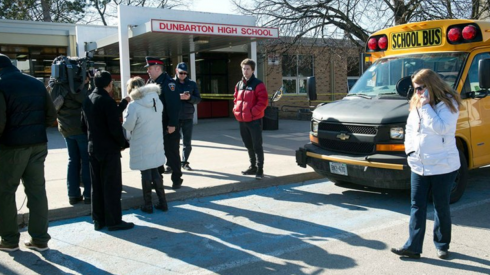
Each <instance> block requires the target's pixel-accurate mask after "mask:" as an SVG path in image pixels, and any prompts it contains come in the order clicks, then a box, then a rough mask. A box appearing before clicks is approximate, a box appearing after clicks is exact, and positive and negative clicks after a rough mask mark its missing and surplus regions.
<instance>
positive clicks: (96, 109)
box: [82, 88, 128, 156]
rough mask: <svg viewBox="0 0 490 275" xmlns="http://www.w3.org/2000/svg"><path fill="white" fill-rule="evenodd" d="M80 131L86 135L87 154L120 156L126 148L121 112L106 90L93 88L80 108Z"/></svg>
mask: <svg viewBox="0 0 490 275" xmlns="http://www.w3.org/2000/svg"><path fill="white" fill-rule="evenodd" d="M82 110H83V111H82V119H83V120H84V122H85V123H83V124H82V130H83V131H84V132H86V133H87V134H88V152H89V153H90V154H91V155H98V156H104V155H107V154H121V150H122V149H124V148H127V147H128V143H127V141H126V138H125V137H124V134H123V128H122V125H121V121H120V116H121V111H120V110H119V108H118V106H117V104H116V101H114V99H113V98H112V97H110V96H109V94H108V93H107V91H106V90H104V89H99V88H95V90H94V91H93V92H92V93H91V94H90V95H89V96H88V97H87V99H85V102H84V103H83V107H82Z"/></svg>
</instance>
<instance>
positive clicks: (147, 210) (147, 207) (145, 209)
mask: <svg viewBox="0 0 490 275" xmlns="http://www.w3.org/2000/svg"><path fill="white" fill-rule="evenodd" d="M140 209H141V211H143V212H145V213H148V214H151V213H153V205H151V204H150V205H146V204H145V205H142V206H141V207H140Z"/></svg>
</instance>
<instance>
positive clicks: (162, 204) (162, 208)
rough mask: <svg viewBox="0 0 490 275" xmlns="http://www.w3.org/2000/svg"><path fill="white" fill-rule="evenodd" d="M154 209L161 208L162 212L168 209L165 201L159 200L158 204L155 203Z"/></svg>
mask: <svg viewBox="0 0 490 275" xmlns="http://www.w3.org/2000/svg"><path fill="white" fill-rule="evenodd" d="M155 209H158V210H161V211H163V212H167V211H168V205H167V203H161V202H159V203H158V204H155Z"/></svg>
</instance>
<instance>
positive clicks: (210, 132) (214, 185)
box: [16, 118, 321, 224]
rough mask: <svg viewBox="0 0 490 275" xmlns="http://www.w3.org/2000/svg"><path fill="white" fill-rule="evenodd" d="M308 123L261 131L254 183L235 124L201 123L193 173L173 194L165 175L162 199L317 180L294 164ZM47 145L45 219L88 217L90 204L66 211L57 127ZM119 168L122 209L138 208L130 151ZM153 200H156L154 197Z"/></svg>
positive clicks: (22, 212) (23, 209)
mask: <svg viewBox="0 0 490 275" xmlns="http://www.w3.org/2000/svg"><path fill="white" fill-rule="evenodd" d="M309 124H310V122H309V121H298V120H280V121H279V130H275V131H263V141H264V142H263V143H264V152H265V164H264V174H265V177H264V179H263V180H255V178H254V177H253V176H243V175H242V174H241V172H240V171H242V170H244V169H246V168H247V167H248V166H249V162H248V155H247V152H246V149H245V147H244V146H243V143H242V141H241V137H240V133H239V129H238V122H236V120H235V119H231V118H224V119H203V120H200V121H199V124H197V125H195V126H194V132H193V138H192V140H193V141H192V145H193V146H192V153H191V157H190V166H191V167H192V168H193V169H194V170H193V171H185V170H183V174H184V175H183V179H184V183H183V185H182V188H180V189H178V190H172V189H171V180H170V175H169V174H165V175H164V185H165V192H166V194H167V200H168V201H176V200H185V199H189V198H197V197H204V196H211V195H217V194H226V193H230V192H236V191H242V190H247V189H254V188H261V187H266V186H275V185H282V184H288V183H293V182H299V181H306V180H311V179H316V178H320V177H321V176H320V175H318V174H316V173H315V172H314V171H313V169H311V168H307V169H304V168H301V167H299V166H298V165H297V164H296V159H295V150H296V149H298V148H299V147H301V146H303V145H304V144H305V143H307V142H309V138H308V133H309V128H310V126H309ZM48 140H49V143H48V148H49V153H48V157H47V159H46V162H45V177H46V191H47V195H48V202H49V220H50V221H53V220H60V219H68V218H74V217H78V216H84V215H90V205H84V204H83V203H79V204H77V205H74V206H71V205H70V204H69V203H68V195H67V187H66V170H67V163H68V152H67V149H66V145H65V141H64V139H63V137H62V136H61V134H60V133H59V132H58V130H57V129H56V128H49V129H48ZM121 164H122V174H123V194H122V207H123V210H127V209H130V208H135V207H139V206H140V205H141V204H142V203H143V198H142V193H141V180H140V172H139V171H132V170H131V169H129V149H127V150H125V151H123V152H122V158H121ZM21 186H22V185H21ZM19 189H20V190H18V191H17V194H16V201H17V209H19V215H18V222H19V224H26V222H27V220H28V209H27V206H26V204H27V202H26V201H25V197H26V196H25V193H24V192H23V187H19ZM153 198H154V200H155V201H156V195H155V193H154V192H153Z"/></svg>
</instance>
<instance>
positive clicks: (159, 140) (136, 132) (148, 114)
mask: <svg viewBox="0 0 490 275" xmlns="http://www.w3.org/2000/svg"><path fill="white" fill-rule="evenodd" d="M159 94H160V86H159V85H158V84H148V85H146V86H143V87H140V88H138V89H134V90H132V91H131V94H130V95H129V96H130V97H131V98H132V99H133V100H132V101H131V102H130V103H129V105H128V107H127V108H126V110H125V111H124V114H123V116H124V121H123V125H122V126H123V127H124V129H126V131H127V132H129V135H127V136H128V137H129V145H130V147H129V156H130V160H129V167H130V168H131V169H132V170H141V171H142V170H147V169H152V168H157V167H159V166H161V165H163V164H164V163H165V151H164V150H163V126H162V112H163V104H162V102H161V101H160V99H159V98H158V95H159Z"/></svg>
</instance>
